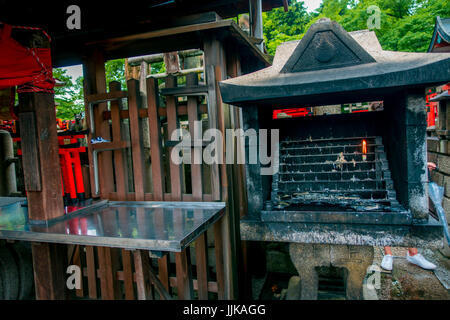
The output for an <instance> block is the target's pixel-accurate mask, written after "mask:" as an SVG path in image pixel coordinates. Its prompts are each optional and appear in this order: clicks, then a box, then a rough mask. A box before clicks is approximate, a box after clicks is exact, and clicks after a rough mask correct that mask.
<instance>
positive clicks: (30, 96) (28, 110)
mask: <svg viewBox="0 0 450 320" xmlns="http://www.w3.org/2000/svg"><path fill="white" fill-rule="evenodd" d="M19 101H20V113H19V117H20V118H21V119H23V120H24V123H23V124H22V123H21V129H22V130H21V143H22V146H23V150H22V151H23V156H22V162H23V164H24V168H23V169H24V179H25V182H26V186H27V187H29V188H31V189H30V190H28V189H27V190H26V191H27V198H28V215H29V218H30V220H39V221H46V220H51V219H54V218H58V217H61V216H63V215H64V205H63V200H62V185H61V167H60V165H59V147H58V136H57V132H56V126H55V123H56V114H55V102H54V99H53V94H49V93H22V94H19ZM22 112H25V114H24V113H22ZM32 162H35V163H34V164H33V163H32ZM37 166H38V167H37Z"/></svg>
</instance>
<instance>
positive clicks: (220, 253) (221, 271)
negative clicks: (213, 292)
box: [214, 218, 225, 300]
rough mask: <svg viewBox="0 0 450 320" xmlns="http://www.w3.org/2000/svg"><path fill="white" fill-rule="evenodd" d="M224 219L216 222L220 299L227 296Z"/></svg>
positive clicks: (216, 252)
mask: <svg viewBox="0 0 450 320" xmlns="http://www.w3.org/2000/svg"><path fill="white" fill-rule="evenodd" d="M222 220H223V218H222V219H220V220H219V221H217V222H216V223H215V224H214V251H215V254H216V277H217V288H218V290H217V291H218V292H217V294H218V297H219V300H223V299H224V298H225V275H224V265H223V263H224V259H223V242H222Z"/></svg>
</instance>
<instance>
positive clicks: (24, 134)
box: [19, 112, 42, 192]
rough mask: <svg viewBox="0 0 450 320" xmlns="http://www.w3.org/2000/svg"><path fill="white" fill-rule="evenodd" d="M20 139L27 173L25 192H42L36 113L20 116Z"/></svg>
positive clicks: (23, 165) (23, 164)
mask: <svg viewBox="0 0 450 320" xmlns="http://www.w3.org/2000/svg"><path fill="white" fill-rule="evenodd" d="M19 121H20V122H19V123H20V127H21V128H20V129H21V130H20V138H21V149H22V154H23V155H24V156H23V157H22V167H23V170H24V172H25V174H24V183H25V190H27V191H28V192H30V191H36V192H40V191H42V185H41V170H40V165H39V149H38V140H39V138H38V135H37V132H36V119H35V116H34V112H23V113H20V114H19Z"/></svg>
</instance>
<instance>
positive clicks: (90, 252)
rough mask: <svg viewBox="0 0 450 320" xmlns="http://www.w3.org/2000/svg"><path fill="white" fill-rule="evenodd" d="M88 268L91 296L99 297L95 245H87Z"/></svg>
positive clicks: (93, 297) (92, 297)
mask: <svg viewBox="0 0 450 320" xmlns="http://www.w3.org/2000/svg"><path fill="white" fill-rule="evenodd" d="M86 268H87V277H88V289H89V298H91V299H97V298H98V295H97V275H96V268H95V252H94V247H91V246H86Z"/></svg>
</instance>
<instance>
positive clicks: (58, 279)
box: [31, 243, 67, 300]
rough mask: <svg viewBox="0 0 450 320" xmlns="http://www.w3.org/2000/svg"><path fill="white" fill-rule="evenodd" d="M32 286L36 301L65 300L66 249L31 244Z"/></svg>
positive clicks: (49, 244)
mask: <svg viewBox="0 0 450 320" xmlns="http://www.w3.org/2000/svg"><path fill="white" fill-rule="evenodd" d="M31 250H32V256H33V271H34V286H35V292H36V299H37V300H62V299H66V297H67V291H66V279H65V276H66V268H67V247H66V246H64V245H61V244H51V243H32V245H31Z"/></svg>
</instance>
